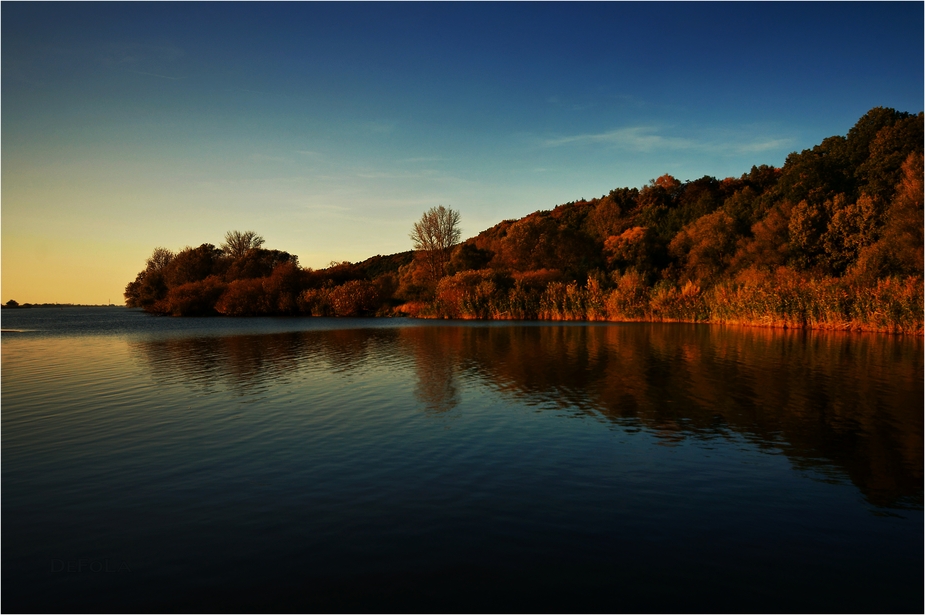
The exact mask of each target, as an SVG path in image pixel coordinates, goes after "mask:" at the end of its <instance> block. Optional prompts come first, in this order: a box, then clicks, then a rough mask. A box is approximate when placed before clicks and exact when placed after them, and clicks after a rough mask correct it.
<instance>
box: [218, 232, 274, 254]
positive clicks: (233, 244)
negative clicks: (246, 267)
mask: <svg viewBox="0 0 925 615" xmlns="http://www.w3.org/2000/svg"><path fill="white" fill-rule="evenodd" d="M263 244H264V239H263V237H261V236H260V235H258V234H257V233H255V232H254V231H244V232H241V231H228V232H227V233H225V243H223V244H222V252H224V253H225V254H227V255H228V256H230V257H231V258H239V257H241V256H244V255H245V254H247V253H248V251H249V250H251V249H253V248H259V247H260V246H262V245H263Z"/></svg>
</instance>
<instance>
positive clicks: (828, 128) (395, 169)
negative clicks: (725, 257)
mask: <svg viewBox="0 0 925 615" xmlns="http://www.w3.org/2000/svg"><path fill="white" fill-rule="evenodd" d="M0 11H2V240H3V243H2V258H3V260H2V268H3V270H2V273H3V276H2V284H3V286H2V301H6V300H7V299H10V298H14V299H16V300H18V301H20V302H24V301H33V302H40V301H60V302H67V301H73V302H86V303H102V302H105V301H108V300H110V299H111V300H112V301H113V302H117V303H118V302H121V293H122V290H123V289H124V286H125V284H126V283H127V282H129V281H130V280H131V279H133V278H134V275H135V273H136V272H137V271H138V270H139V269H141V268H142V267H143V264H144V260H145V258H146V257H147V256H148V255H149V254H150V253H151V250H152V249H153V248H154V247H155V246H158V245H162V246H165V247H168V248H171V249H179V248H182V247H183V246H185V245H194V246H195V245H199V244H200V243H203V242H211V243H215V244H218V243H220V242H221V240H222V237H223V235H224V233H225V231H227V230H231V229H239V230H248V229H252V230H256V231H257V232H259V233H261V234H262V235H263V236H264V237H265V238H266V239H267V247H270V248H278V249H283V250H287V251H290V252H292V253H295V254H298V255H299V257H300V260H301V263H302V264H303V265H304V266H311V267H322V266H325V265H327V264H328V263H329V262H330V261H332V260H337V261H340V260H351V261H358V260H362V259H364V258H366V257H368V256H372V255H375V254H388V253H392V252H398V251H403V250H407V249H410V240H409V239H408V231H409V230H410V228H411V225H412V223H413V222H414V221H415V220H416V219H418V218H419V217H420V215H421V213H422V212H423V211H424V210H426V209H428V208H429V207H432V206H434V205H441V204H442V205H446V206H450V207H453V208H455V209H458V210H459V211H460V212H461V214H462V226H463V236H464V237H468V236H472V235H474V234H476V233H478V232H479V231H481V230H483V229H485V228H487V227H489V226H491V225H493V224H495V223H497V222H499V221H501V220H504V219H509V218H519V217H521V216H524V215H526V214H527V213H530V212H532V211H536V210H538V209H551V208H552V207H554V206H555V205H557V204H559V203H563V202H567V201H571V200H575V199H578V198H582V197H586V198H591V197H595V196H600V195H601V194H604V193H606V192H608V191H609V190H610V189H612V188H616V187H622V186H641V185H643V184H645V183H646V182H647V181H649V180H650V179H652V178H654V177H657V176H659V175H661V174H663V173H671V174H672V175H674V176H675V177H677V178H679V179H681V180H686V179H696V178H698V177H701V176H703V175H712V176H715V177H720V178H721V177H727V176H739V175H741V174H742V173H745V172H747V171H748V170H749V169H750V168H751V166H752V165H753V164H773V165H778V166H779V165H781V164H783V162H784V159H785V158H786V156H787V154H788V153H790V152H792V151H799V150H802V149H805V148H807V147H811V146H813V145H815V144H817V143H819V142H820V141H821V140H822V139H823V138H825V137H827V136H831V135H833V134H845V133H846V132H847V131H848V129H849V128H850V127H851V126H852V125H853V124H854V123H855V122H856V121H857V119H858V118H859V117H860V116H861V115H863V114H864V113H865V112H866V111H867V110H869V109H870V108H872V107H875V106H887V107H893V108H896V109H899V110H901V111H909V112H918V111H921V110H922V108H923V33H922V32H923V5H922V4H921V3H869V4H868V3H845V4H842V3H824V4H805V3H774V4H755V3H747V4H734V3H720V4H705V3H680V4H674V3H672V4H662V3H643V4H625V3H606V4H605V3H594V4H571V3H570V4H554V3H544V4H531V3H517V4H487V3H479V4H426V3H412V4H360V3H334V4H290V3H283V4H269V3H257V4H243V3H235V4H225V3H208V4H185V3H179V4H177V3H154V4H120V3H104V4H89V3H75V4H45V3H35V4H31V3H29V4H21V3H10V2H4V3H3V4H2V8H0Z"/></svg>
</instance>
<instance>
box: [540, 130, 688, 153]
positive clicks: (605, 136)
mask: <svg viewBox="0 0 925 615" xmlns="http://www.w3.org/2000/svg"><path fill="white" fill-rule="evenodd" d="M593 143H601V144H604V145H612V146H621V147H625V148H628V149H633V150H637V151H642V152H651V151H653V150H665V149H668V150H681V149H691V148H692V147H694V146H695V143H694V142H693V141H691V140H690V139H681V138H678V137H663V136H661V135H659V134H656V129H655V128H654V127H651V126H633V127H629V128H618V129H617V130H609V131H607V132H598V133H585V134H579V135H570V136H565V137H557V138H554V139H546V140H545V141H544V142H543V146H544V147H561V146H563V145H588V144H593Z"/></svg>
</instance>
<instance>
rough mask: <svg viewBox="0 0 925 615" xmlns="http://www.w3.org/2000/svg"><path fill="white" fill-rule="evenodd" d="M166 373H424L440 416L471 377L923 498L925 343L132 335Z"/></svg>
mask: <svg viewBox="0 0 925 615" xmlns="http://www.w3.org/2000/svg"><path fill="white" fill-rule="evenodd" d="M134 348H135V349H136V350H137V351H138V353H139V354H140V356H143V357H144V358H145V360H146V361H148V363H149V365H150V368H151V372H152V373H153V374H154V377H155V378H158V379H162V380H168V381H169V380H173V381H177V380H179V381H182V382H185V383H188V384H192V385H193V386H199V387H204V388H209V387H213V386H216V385H217V383H223V384H224V385H226V386H230V387H231V388H232V389H236V390H240V391H242V392H244V391H253V390H258V389H261V388H265V387H271V386H276V385H278V384H280V383H282V382H285V381H286V380H287V379H288V378H290V377H293V376H294V375H295V374H299V373H301V372H303V371H305V370H323V371H328V372H353V371H361V370H366V369H370V368H371V367H382V366H389V367H394V368H396V369H398V370H399V373H403V371H405V370H407V369H413V371H414V377H415V378H416V382H415V395H416V397H417V399H418V401H419V402H420V404H421V406H422V407H423V409H424V410H425V411H426V412H428V413H444V412H447V411H449V410H452V409H454V408H463V409H464V408H465V407H466V406H465V404H464V403H463V396H462V395H461V392H460V391H461V389H462V388H463V387H462V386H461V385H462V384H464V383H466V382H470V383H473V384H477V385H479V386H483V387H484V386H487V387H489V388H490V389H492V390H494V391H497V392H498V393H499V394H500V395H501V396H503V397H506V398H508V399H510V400H512V401H515V402H517V403H519V404H527V405H534V406H543V407H548V406H549V405H554V406H555V407H557V408H564V409H568V410H569V411H570V415H572V416H588V417H597V418H603V419H604V420H607V421H609V422H611V423H613V424H614V425H615V426H621V427H623V428H630V427H643V428H645V429H647V430H650V431H652V432H653V433H655V434H656V435H657V436H659V437H660V438H661V439H662V441H663V442H665V443H667V444H671V443H672V442H677V441H679V440H683V439H686V438H697V439H711V438H728V437H730V436H733V435H738V436H741V437H744V438H746V439H747V440H749V441H750V442H752V443H753V444H754V445H756V446H758V447H759V448H763V449H765V450H780V451H783V452H784V453H785V454H786V455H787V456H788V458H789V459H790V460H791V462H792V463H793V464H794V465H795V466H797V467H799V468H805V469H812V470H814V471H821V472H823V473H825V472H835V473H836V474H838V475H847V476H848V477H850V479H851V481H852V482H854V484H856V485H857V486H858V488H859V489H860V490H861V491H862V493H863V494H864V496H865V497H866V498H867V499H868V500H869V501H870V502H871V503H873V504H876V505H882V506H903V505H913V506H919V505H921V503H922V464H923V443H922V438H923V425H922V423H923V420H922V418H923V417H922V412H921V406H920V404H921V401H922V398H923V382H922V377H921V375H922V339H921V338H912V337H903V338H891V337H887V336H879V335H859V334H835V333H821V332H815V333H812V332H803V331H800V332H788V331H780V330H764V329H754V328H732V327H728V328H723V327H717V326H712V327H711V326H705V325H701V326H698V325H664V324H652V325H647V324H635V323H634V324H624V325H601V326H582V325H578V326H576V325H543V326H519V325H513V324H512V325H510V326H500V327H499V326H483V325H478V324H475V325H472V326H470V325H463V326H460V325H448V326H434V325H422V326H408V327H398V328H388V329H340V330H325V331H303V332H292V333H279V334H269V335H244V336H229V337H202V338H178V339H161V340H148V341H140V342H135V344H134Z"/></svg>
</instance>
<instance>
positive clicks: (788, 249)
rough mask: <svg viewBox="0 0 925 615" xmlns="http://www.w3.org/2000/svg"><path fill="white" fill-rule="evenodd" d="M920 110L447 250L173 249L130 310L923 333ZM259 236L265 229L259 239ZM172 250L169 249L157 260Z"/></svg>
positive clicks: (879, 117) (506, 225) (621, 191)
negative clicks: (319, 265) (438, 258)
mask: <svg viewBox="0 0 925 615" xmlns="http://www.w3.org/2000/svg"><path fill="white" fill-rule="evenodd" d="M922 144H923V115H922V113H919V114H918V115H911V114H908V113H902V112H897V111H895V110H893V109H885V108H880V107H878V108H875V109H872V110H871V111H869V112H868V113H867V114H865V115H864V116H863V117H862V118H861V119H860V120H859V121H858V122H857V124H855V126H854V127H852V128H851V129H850V130H849V131H848V132H847V134H846V135H845V136H833V137H829V138H827V139H825V140H824V141H823V142H822V143H821V144H819V145H817V146H815V147H813V148H811V149H807V150H804V151H802V152H794V153H792V154H791V155H790V156H788V157H787V159H786V162H785V164H784V166H783V167H781V168H774V167H769V166H766V165H760V166H753V167H752V169H751V170H750V171H749V172H748V173H746V174H744V175H742V176H741V177H738V178H725V179H716V178H714V177H709V176H705V177H702V178H700V179H696V180H692V181H684V182H681V181H679V180H677V179H676V178H674V177H672V176H671V175H667V174H666V175H663V176H661V177H659V178H657V179H654V180H652V181H651V182H649V183H648V184H647V185H646V186H644V187H642V188H641V189H637V188H617V189H614V190H611V191H610V192H609V193H608V194H605V195H602V196H601V197H600V198H596V199H591V200H589V201H584V200H582V201H574V202H571V203H565V204H563V205H560V206H558V207H556V208H555V209H553V210H551V211H537V212H534V213H532V214H530V215H528V216H525V217H524V218H521V219H519V220H507V221H503V222H500V223H499V224H497V225H495V226H494V227H492V228H490V229H486V230H485V231H482V232H481V233H479V234H478V235H477V236H475V237H472V238H470V239H467V240H466V241H464V242H463V243H462V244H460V245H457V246H456V247H455V248H453V249H452V250H451V251H449V252H448V253H447V254H446V255H445V259H444V260H446V261H447V262H446V265H445V266H444V267H443V271H442V276H439V277H437V276H435V275H434V274H432V273H431V268H428V267H425V266H424V259H423V258H422V257H423V256H424V255H423V254H421V253H420V252H403V253H400V254H393V255H387V256H381V255H379V256H375V257H372V258H370V259H367V260H366V261H364V262H362V263H358V264H351V263H341V264H336V265H332V266H331V267H329V268H326V269H321V270H315V271H312V270H308V269H303V268H301V267H299V266H298V260H297V258H296V257H294V256H291V255H289V254H288V253H285V252H279V251H275V250H265V249H263V248H262V247H261V246H260V245H259V244H258V245H255V246H252V247H251V248H250V249H249V250H245V251H239V252H238V253H236V254H234V255H232V254H231V253H230V252H229V250H228V248H227V246H225V247H224V249H220V248H216V247H215V246H213V245H211V244H203V245H202V246H200V247H198V248H186V249H184V250H182V251H180V252H179V253H177V254H173V253H171V252H169V251H166V250H163V249H162V248H159V249H158V250H162V251H163V252H161V253H159V252H158V250H155V255H154V256H152V258H151V259H149V261H148V263H147V265H146V267H145V269H144V270H143V271H141V272H140V273H139V274H138V277H137V278H136V280H135V281H134V282H131V283H130V284H129V285H128V286H127V287H126V293H125V297H126V304H127V305H128V306H130V307H143V308H144V309H146V310H147V311H149V312H152V313H159V314H172V315H186V314H214V313H217V314H224V315H229V316H243V315H261V314H278V315H282V314H290V315H296V314H302V315H314V316H354V315H380V316H388V315H400V314H405V315H410V316H416V317H430V318H483V319H544V320H612V321H627V320H652V321H661V320H671V321H691V322H728V323H742V324H756V325H766V326H787V327H810V328H835V329H854V330H874V331H890V332H906V333H918V334H921V332H922V321H923V293H922V275H923V184H922V178H923V155H922ZM261 244H262V239H261ZM158 254H160V257H158Z"/></svg>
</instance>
